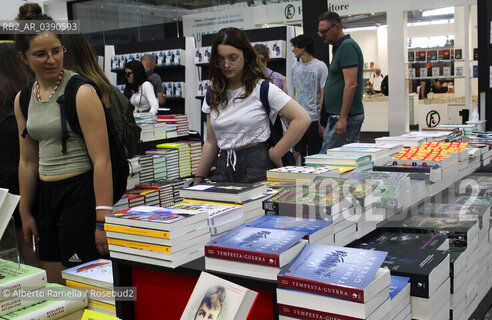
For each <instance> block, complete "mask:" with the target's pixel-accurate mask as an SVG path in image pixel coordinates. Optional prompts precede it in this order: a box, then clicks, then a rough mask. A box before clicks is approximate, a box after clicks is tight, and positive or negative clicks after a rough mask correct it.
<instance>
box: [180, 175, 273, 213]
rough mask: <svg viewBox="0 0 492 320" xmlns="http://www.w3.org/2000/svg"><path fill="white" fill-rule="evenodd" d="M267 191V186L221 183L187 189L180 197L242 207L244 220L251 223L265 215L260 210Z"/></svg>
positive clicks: (184, 189) (199, 185) (183, 190)
mask: <svg viewBox="0 0 492 320" xmlns="http://www.w3.org/2000/svg"><path fill="white" fill-rule="evenodd" d="M266 191H267V188H266V186H264V185H261V184H258V185H255V184H250V183H225V182H219V183H211V184H205V183H204V184H198V185H195V186H191V187H186V188H183V189H181V190H180V195H181V197H183V198H185V199H187V200H190V201H191V200H203V201H206V202H209V203H225V204H236V205H241V206H243V209H244V210H243V216H244V219H245V221H249V220H251V219H254V218H257V217H259V216H261V215H263V214H264V213H263V212H262V211H261V210H258V209H259V208H260V205H261V202H262V201H263V200H264V199H265V198H266V196H265V194H266Z"/></svg>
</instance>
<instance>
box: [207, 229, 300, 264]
mask: <svg viewBox="0 0 492 320" xmlns="http://www.w3.org/2000/svg"><path fill="white" fill-rule="evenodd" d="M304 235H305V234H304V232H299V231H289V230H274V229H266V228H254V227H245V226H241V227H237V228H235V229H233V230H231V231H229V232H227V233H226V234H224V235H222V236H220V237H218V238H216V239H214V240H212V241H210V242H209V243H207V244H206V245H205V256H207V257H213V258H221V259H229V260H236V261H243V262H249V263H255V264H261V265H266V266H272V267H282V266H283V264H282V261H281V255H282V254H283V253H284V252H286V251H287V250H289V249H290V248H292V247H293V246H295V245H296V244H298V243H299V240H301V239H302V238H304Z"/></svg>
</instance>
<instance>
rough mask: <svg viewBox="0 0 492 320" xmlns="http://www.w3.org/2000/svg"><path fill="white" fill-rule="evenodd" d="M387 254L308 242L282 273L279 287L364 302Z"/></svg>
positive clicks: (278, 277)
mask: <svg viewBox="0 0 492 320" xmlns="http://www.w3.org/2000/svg"><path fill="white" fill-rule="evenodd" d="M386 255H387V253H386V252H382V251H375V250H362V249H355V248H346V247H335V246H324V245H316V244H307V245H306V246H305V247H304V249H303V250H302V251H301V253H300V254H299V255H297V257H296V258H294V260H293V261H292V262H291V263H290V264H289V265H287V266H286V267H285V268H284V269H282V271H281V272H280V273H279V274H278V276H277V279H278V286H279V287H283V288H290V289H296V290H301V291H308V292H313V293H317V294H322V295H328V296H331V297H336V298H341V299H345V300H350V301H355V302H362V303H363V302H365V301H366V299H365V298H364V291H365V288H366V287H367V285H368V284H369V283H370V282H371V281H372V280H373V278H374V276H375V275H376V272H377V271H378V269H379V267H380V266H381V264H382V263H383V261H384V259H385V257H386Z"/></svg>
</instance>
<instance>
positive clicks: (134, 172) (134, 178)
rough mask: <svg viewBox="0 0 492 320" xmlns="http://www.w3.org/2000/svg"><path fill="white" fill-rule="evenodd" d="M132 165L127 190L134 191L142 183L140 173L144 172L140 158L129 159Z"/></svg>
mask: <svg viewBox="0 0 492 320" xmlns="http://www.w3.org/2000/svg"><path fill="white" fill-rule="evenodd" d="M128 163H129V165H130V173H129V175H128V179H127V182H126V188H127V189H133V188H135V186H136V185H137V184H139V183H140V171H142V166H141V165H140V156H135V157H133V158H131V159H128Z"/></svg>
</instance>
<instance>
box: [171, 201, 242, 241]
mask: <svg viewBox="0 0 492 320" xmlns="http://www.w3.org/2000/svg"><path fill="white" fill-rule="evenodd" d="M170 208H173V209H184V210H191V211H197V212H203V211H205V212H207V213H208V226H209V228H210V235H211V236H213V237H215V236H218V235H219V234H222V233H224V232H227V231H229V230H232V229H234V228H235V227H237V226H240V225H242V224H243V223H244V215H243V208H242V207H241V206H237V205H228V204H225V203H223V204H219V203H211V202H206V201H186V202H182V203H177V204H174V205H172V206H170Z"/></svg>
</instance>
